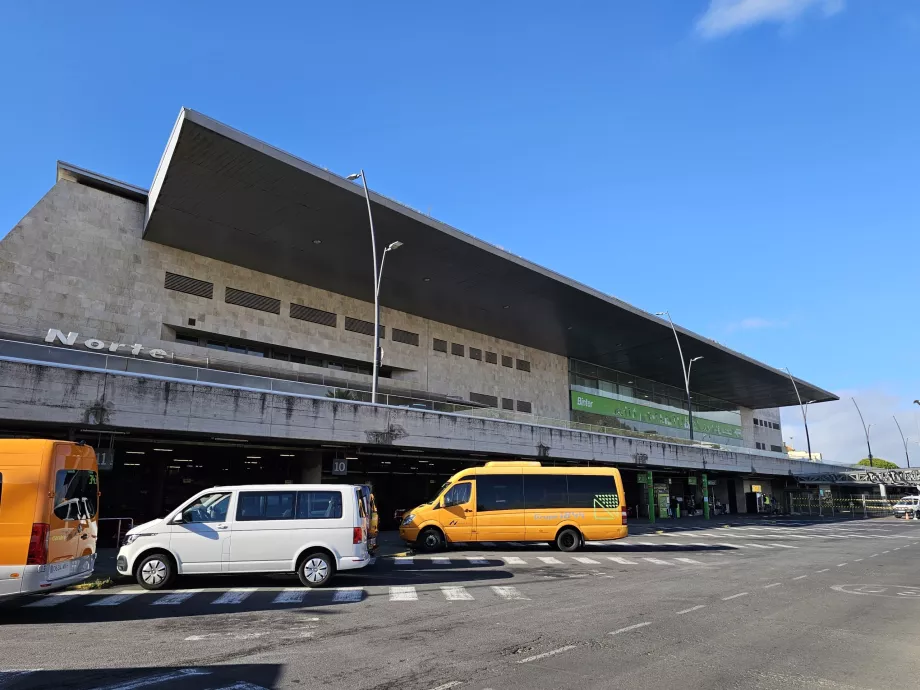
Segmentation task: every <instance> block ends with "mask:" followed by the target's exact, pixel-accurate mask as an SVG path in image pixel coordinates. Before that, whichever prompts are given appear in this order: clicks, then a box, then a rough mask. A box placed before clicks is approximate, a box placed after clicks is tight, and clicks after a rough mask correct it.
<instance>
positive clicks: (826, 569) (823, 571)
mask: <svg viewBox="0 0 920 690" xmlns="http://www.w3.org/2000/svg"><path fill="white" fill-rule="evenodd" d="M828 570H830V568H825V569H824V570H816V571H815V572H816V573H826V572H827V571H828Z"/></svg>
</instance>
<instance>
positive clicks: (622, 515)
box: [620, 506, 629, 525]
mask: <svg viewBox="0 0 920 690" xmlns="http://www.w3.org/2000/svg"><path fill="white" fill-rule="evenodd" d="M628 513H629V511H627V510H626V506H623V507H622V508H620V518H621V519H622V520H623V524H624V525H625V524H626V516H627V515H628Z"/></svg>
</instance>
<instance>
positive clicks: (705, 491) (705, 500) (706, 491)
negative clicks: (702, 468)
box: [703, 472, 709, 520]
mask: <svg viewBox="0 0 920 690" xmlns="http://www.w3.org/2000/svg"><path fill="white" fill-rule="evenodd" d="M703 519H704V520H708V519H709V481H708V479H707V477H706V473H705V472H703Z"/></svg>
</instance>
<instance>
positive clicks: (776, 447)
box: [770, 446, 783, 453]
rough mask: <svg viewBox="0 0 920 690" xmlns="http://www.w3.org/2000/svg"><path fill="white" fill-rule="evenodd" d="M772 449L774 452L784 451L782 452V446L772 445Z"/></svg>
mask: <svg viewBox="0 0 920 690" xmlns="http://www.w3.org/2000/svg"><path fill="white" fill-rule="evenodd" d="M770 450H772V451H773V452H774V453H782V452H783V448H782V446H770Z"/></svg>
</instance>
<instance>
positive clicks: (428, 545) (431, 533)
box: [415, 527, 444, 553]
mask: <svg viewBox="0 0 920 690" xmlns="http://www.w3.org/2000/svg"><path fill="white" fill-rule="evenodd" d="M415 545H416V546H417V547H418V550H419V551H422V552H423V553H434V552H436V551H441V550H442V549H443V548H444V535H442V534H441V531H440V530H439V529H438V528H437V527H426V528H425V529H423V530H422V533H421V534H419V535H418V539H417V540H416V541H415Z"/></svg>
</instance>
